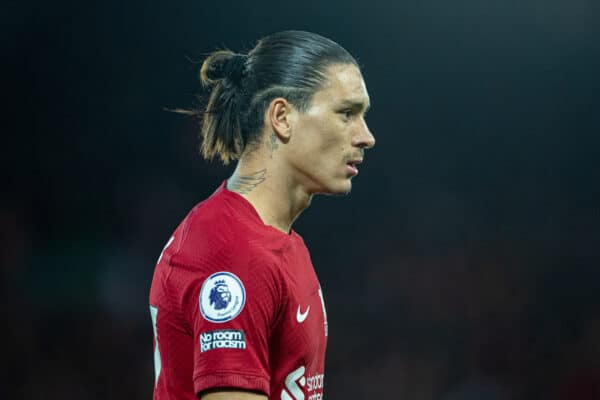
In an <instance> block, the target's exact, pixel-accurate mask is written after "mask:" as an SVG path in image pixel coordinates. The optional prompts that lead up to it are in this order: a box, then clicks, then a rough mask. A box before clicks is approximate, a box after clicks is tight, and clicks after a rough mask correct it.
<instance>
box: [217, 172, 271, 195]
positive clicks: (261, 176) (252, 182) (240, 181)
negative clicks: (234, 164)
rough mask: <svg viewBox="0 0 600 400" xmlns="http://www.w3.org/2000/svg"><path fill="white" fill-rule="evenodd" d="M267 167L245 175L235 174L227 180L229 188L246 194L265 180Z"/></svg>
mask: <svg viewBox="0 0 600 400" xmlns="http://www.w3.org/2000/svg"><path fill="white" fill-rule="evenodd" d="M266 175H267V170H266V169H261V170H260V171H256V172H253V173H252V174H250V175H245V176H233V177H232V178H231V179H229V180H228V181H227V189H229V190H231V191H232V192H236V193H239V194H246V193H248V192H250V191H251V190H253V189H254V188H255V187H257V186H258V185H260V184H261V183H263V182H264V181H265V179H267V178H266Z"/></svg>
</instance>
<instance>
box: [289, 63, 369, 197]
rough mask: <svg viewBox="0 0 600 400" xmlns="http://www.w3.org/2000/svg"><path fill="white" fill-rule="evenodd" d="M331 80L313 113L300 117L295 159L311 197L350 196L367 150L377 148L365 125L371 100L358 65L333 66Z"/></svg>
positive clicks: (295, 126)
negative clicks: (320, 194)
mask: <svg viewBox="0 0 600 400" xmlns="http://www.w3.org/2000/svg"><path fill="white" fill-rule="evenodd" d="M326 77H327V83H326V84H325V85H324V87H323V88H321V89H320V90H319V91H317V92H315V94H314V95H313V98H312V102H311V106H310V108H309V109H308V110H307V111H306V112H300V113H295V114H294V118H293V124H292V135H291V137H290V144H291V146H290V149H292V150H293V151H292V152H291V153H290V155H289V159H290V162H291V163H292V165H293V167H294V171H295V174H296V178H297V179H298V181H299V182H301V184H302V186H303V187H304V188H305V189H306V190H307V191H308V192H309V193H311V194H314V193H327V194H347V193H349V192H350V189H351V188H352V183H351V179H352V178H353V177H354V176H356V174H358V167H359V165H358V164H360V163H361V162H362V160H363V156H364V149H368V148H371V147H373V146H374V145H375V138H374V137H373V135H372V134H371V132H370V131H369V128H368V127H367V123H366V122H365V119H364V117H365V112H366V111H367V109H368V108H369V105H370V102H369V95H368V93H367V88H366V86H365V82H364V81H363V78H362V74H361V73H360V70H359V69H358V68H357V67H356V66H355V65H352V64H336V65H332V66H330V67H329V69H328V70H327V73H326Z"/></svg>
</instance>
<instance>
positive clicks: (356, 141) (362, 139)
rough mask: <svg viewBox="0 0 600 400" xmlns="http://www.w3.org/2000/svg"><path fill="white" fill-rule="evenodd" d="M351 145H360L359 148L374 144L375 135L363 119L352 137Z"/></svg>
mask: <svg viewBox="0 0 600 400" xmlns="http://www.w3.org/2000/svg"><path fill="white" fill-rule="evenodd" d="M352 146H354V147H360V148H361V149H370V148H371V147H373V146H375V136H373V134H372V133H371V130H370V129H369V127H368V126H367V122H366V121H365V120H364V119H363V120H362V123H361V124H360V128H359V129H358V132H356V134H355V135H354V137H353V138H352Z"/></svg>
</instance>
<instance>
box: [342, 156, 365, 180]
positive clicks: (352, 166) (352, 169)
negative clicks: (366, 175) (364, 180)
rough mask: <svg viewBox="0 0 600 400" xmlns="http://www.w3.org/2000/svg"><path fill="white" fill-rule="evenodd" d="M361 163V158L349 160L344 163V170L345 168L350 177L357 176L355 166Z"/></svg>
mask: <svg viewBox="0 0 600 400" xmlns="http://www.w3.org/2000/svg"><path fill="white" fill-rule="evenodd" d="M362 162H363V160H362V158H357V159H354V160H350V161H348V162H347V163H346V168H347V170H348V172H349V173H350V175H352V176H356V175H358V168H357V167H356V166H357V165H358V164H360V163H362Z"/></svg>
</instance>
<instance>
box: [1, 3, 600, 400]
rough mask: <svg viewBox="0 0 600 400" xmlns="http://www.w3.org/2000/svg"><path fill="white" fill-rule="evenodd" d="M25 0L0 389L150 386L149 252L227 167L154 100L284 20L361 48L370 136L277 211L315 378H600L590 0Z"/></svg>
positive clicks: (346, 389)
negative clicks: (320, 332)
mask: <svg viewBox="0 0 600 400" xmlns="http://www.w3.org/2000/svg"><path fill="white" fill-rule="evenodd" d="M34 3H35V2H24V3H17V2H16V1H11V2H9V3H8V4H7V5H5V6H3V7H2V8H3V9H4V10H3V12H2V13H1V16H0V20H1V21H2V35H1V36H2V39H1V40H2V47H3V52H2V65H3V69H5V72H4V73H3V74H2V75H3V78H5V79H3V81H4V83H3V90H2V94H3V97H4V101H3V103H4V106H3V111H4V114H5V116H4V117H3V120H4V124H3V125H4V127H3V129H2V146H1V148H2V150H1V153H0V154H1V155H2V158H1V167H2V175H3V176H4V179H3V187H4V189H3V190H2V196H0V239H1V243H2V244H1V245H0V249H1V253H0V254H1V258H0V262H1V265H2V269H1V272H2V275H1V278H2V280H1V286H0V289H1V292H0V299H1V301H2V307H1V308H0V309H1V313H2V314H1V319H2V324H1V343H2V345H1V347H2V349H1V350H0V355H1V356H0V358H1V360H0V398H5V399H106V398H109V399H112V400H119V399H128V400H129V399H149V398H150V396H151V391H152V386H153V374H154V371H153V365H152V329H151V324H150V317H149V312H148V305H147V303H148V301H147V298H148V290H149V286H150V281H151V277H152V272H153V267H154V262H155V261H156V259H157V257H158V255H159V253H160V250H161V249H162V247H163V246H164V244H165V242H166V240H167V239H168V238H169V236H170V234H171V232H172V230H173V229H174V228H175V227H176V225H177V224H178V222H179V221H180V220H181V219H182V218H183V217H184V216H185V215H186V213H187V211H188V210H189V209H190V208H191V207H192V206H193V205H194V204H195V203H196V202H198V201H200V200H202V199H203V198H205V197H206V196H207V195H209V194H210V193H212V191H213V190H214V189H215V188H216V187H217V186H218V184H219V183H220V182H221V181H222V180H223V179H225V178H226V177H227V176H228V175H229V174H230V173H231V171H232V168H233V167H229V168H226V167H223V166H220V165H219V164H218V163H214V164H209V163H206V162H204V161H203V160H202V159H201V157H200V156H199V155H198V150H197V149H198V139H197V126H196V123H195V121H193V120H191V119H189V118H186V117H183V116H180V115H176V114H173V113H168V112H165V111H163V108H164V107H186V106H189V105H191V104H193V103H194V99H195V97H194V96H195V95H196V94H198V93H202V92H201V87H200V85H199V83H198V78H197V75H198V70H199V67H200V64H199V63H198V62H199V61H201V60H202V56H203V54H205V53H207V52H209V51H212V50H215V49H216V48H219V47H225V46H226V47H228V48H231V49H233V50H238V51H241V50H248V49H250V48H251V47H253V45H254V44H255V41H256V40H257V39H258V38H260V37H261V36H263V35H266V34H268V33H271V32H274V31H278V30H284V29H303V30H310V31H314V32H317V33H320V34H322V35H325V36H327V37H330V38H332V39H334V40H336V41H338V42H339V43H340V44H342V45H343V46H344V47H346V48H347V49H348V50H349V51H350V52H351V53H353V54H354V55H355V56H356V57H357V58H358V59H359V62H360V63H361V64H362V66H363V72H364V76H365V80H366V82H367V86H368V89H369V92H370V95H371V101H372V110H371V111H370V113H369V116H368V121H367V122H368V123H369V124H370V127H371V130H372V131H373V133H374V134H375V136H376V138H377V146H376V147H375V149H373V150H371V151H369V152H368V153H367V157H366V163H365V164H364V166H363V167H362V168H361V174H360V176H359V177H357V179H355V180H354V189H353V193H352V195H351V196H349V197H346V198H327V197H319V198H317V199H315V200H314V201H313V205H312V206H311V207H310V208H309V209H308V210H307V211H305V212H304V214H303V215H302V217H301V218H300V219H299V221H298V223H297V224H296V225H295V229H296V230H297V231H298V232H299V233H300V234H301V235H302V236H303V237H304V238H305V241H306V242H307V244H308V246H309V248H310V249H311V253H312V257H313V262H314V265H315V268H316V270H317V273H318V275H319V277H320V279H321V284H322V286H323V289H324V293H325V297H326V301H327V306H328V316H329V326H330V336H329V339H330V340H329V349H328V355H327V369H326V390H325V393H326V396H327V398H328V399H330V400H334V399H350V398H352V399H366V398H370V399H374V398H386V399H410V400H413V399H414V400H420V399H441V400H454V399H537V398H539V399H575V398H586V399H598V398H600V388H599V387H598V382H599V381H600V372H599V369H598V368H599V365H600V308H599V305H600V291H599V286H600V283H599V282H600V281H599V279H600V269H599V266H600V265H599V264H600V263H599V261H600V250H599V247H598V242H599V239H600V206H599V204H600V190H599V181H600V166H599V165H600V162H599V159H598V157H599V155H600V139H599V137H598V135H599V133H600V129H599V128H600V112H599V106H600V98H599V94H598V93H599V90H600V74H599V72H600V24H599V22H600V20H599V18H598V15H599V14H598V3H597V2H595V1H593V0H543V1H542V0H521V1H493V2H492V1H481V0H458V1H454V2H447V1H430V0H427V1H406V2H392V1H387V2H384V1H375V0H374V1H368V2H364V1H354V0H351V1H344V2H342V1H328V2H325V1H321V2H317V1H312V2H308V3H301V2H271V3H266V2H246V3H242V2H239V4H236V2H225V1H224V2H221V3H220V4H218V3H217V2H213V3H211V2H186V3H182V2H173V4H169V3H168V2H166V1H161V2H158V1H139V0H132V1H127V2H117V1H105V2H97V3H96V4H89V3H90V2H72V3H70V4H67V3H64V2H61V3H56V2H38V3H39V4H34Z"/></svg>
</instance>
